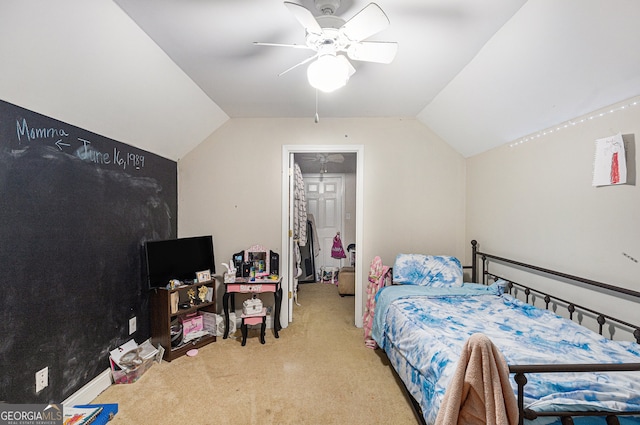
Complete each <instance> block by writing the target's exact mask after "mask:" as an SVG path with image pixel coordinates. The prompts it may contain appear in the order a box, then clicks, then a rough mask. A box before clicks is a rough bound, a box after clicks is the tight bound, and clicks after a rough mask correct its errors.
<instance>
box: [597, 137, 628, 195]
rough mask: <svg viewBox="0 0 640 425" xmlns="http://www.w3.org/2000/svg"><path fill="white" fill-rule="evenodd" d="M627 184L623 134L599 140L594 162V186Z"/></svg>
mask: <svg viewBox="0 0 640 425" xmlns="http://www.w3.org/2000/svg"><path fill="white" fill-rule="evenodd" d="M626 182H627V163H626V160H625V152H624V141H623V140H622V134H621V133H618V134H616V135H615V136H610V137H605V138H602V139H597V140H596V153H595V159H594V162H593V186H609V185H617V184H625V183H626Z"/></svg>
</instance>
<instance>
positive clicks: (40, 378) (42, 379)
mask: <svg viewBox="0 0 640 425" xmlns="http://www.w3.org/2000/svg"><path fill="white" fill-rule="evenodd" d="M48 386H49V368H48V367H45V368H44V369H41V370H39V371H37V372H36V392H37V393H39V392H40V391H42V390H43V389H45V388H46V387H48Z"/></svg>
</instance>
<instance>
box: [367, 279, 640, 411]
mask: <svg viewBox="0 0 640 425" xmlns="http://www.w3.org/2000/svg"><path fill="white" fill-rule="evenodd" d="M496 289H497V288H496V287H495V286H484V285H478V284H468V283H465V284H464V285H463V286H462V287H453V288H430V287H419V286H414V285H398V286H389V287H386V288H382V289H381V290H380V291H379V292H378V294H377V296H376V309H375V316H374V323H373V329H372V337H373V338H374V339H375V341H376V342H377V343H378V345H379V346H380V347H381V348H383V349H384V350H385V351H386V353H387V356H388V357H389V359H390V361H391V362H392V364H393V366H394V368H395V369H396V371H397V372H398V374H399V376H400V377H401V378H402V380H403V381H404V383H405V385H406V386H407V388H408V389H409V391H410V392H411V394H412V395H413V396H414V398H415V399H416V400H418V401H419V402H420V405H421V406H422V409H423V413H424V417H425V420H426V422H427V423H428V424H431V423H434V422H435V418H436V416H437V413H438V408H439V406H440V403H441V400H442V397H443V396H444V393H445V390H446V388H447V384H448V382H449V381H450V379H451V377H452V375H453V374H454V372H455V369H456V363H457V359H458V357H459V355H460V352H461V349H462V346H463V345H464V343H465V341H466V340H467V339H468V338H469V336H471V335H472V334H474V333H477V332H481V333H484V334H485V335H487V336H488V337H489V338H490V339H491V340H492V341H493V343H494V344H495V345H496V346H497V347H498V348H499V349H500V350H501V351H502V353H503V354H504V356H505V358H506V360H507V363H508V364H511V365H517V364H547V363H640V346H639V345H637V344H635V343H630V342H629V343H625V342H616V341H611V340H608V339H606V338H604V337H602V336H600V335H598V334H597V333H596V332H593V331H590V330H588V329H586V328H584V327H582V326H580V325H578V324H576V323H574V322H572V321H570V320H568V319H564V318H561V317H560V316H557V315H555V314H554V313H552V312H550V311H547V310H542V309H538V308H536V307H533V306H531V305H528V304H525V303H523V302H521V301H519V300H517V299H515V298H513V297H511V296H509V295H498V292H497V290H496ZM527 379H528V383H527V385H526V386H525V394H524V396H525V407H528V408H530V409H533V410H539V411H543V410H544V411H553V410H593V409H600V410H602V409H611V410H636V411H638V410H640V372H632V373H629V372H611V373H597V374H594V373H563V374H559V373H558V374H556V373H554V374H529V375H527ZM512 386H513V388H514V391H516V389H517V386H516V384H515V382H512ZM600 420H601V421H602V419H600ZM629 420H630V421H631V422H628V421H629ZM545 421H547V422H546V423H548V422H550V421H551V420H540V419H539V420H537V421H536V423H545ZM622 423H640V420H638V419H627V420H625V421H623V422H622Z"/></svg>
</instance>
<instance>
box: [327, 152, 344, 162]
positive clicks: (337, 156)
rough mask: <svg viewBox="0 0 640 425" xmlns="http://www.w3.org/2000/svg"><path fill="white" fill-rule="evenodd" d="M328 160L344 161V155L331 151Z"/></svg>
mask: <svg viewBox="0 0 640 425" xmlns="http://www.w3.org/2000/svg"><path fill="white" fill-rule="evenodd" d="M327 162H335V163H337V164H340V163H343V162H344V156H343V155H342V154H340V153H330V154H328V155H327Z"/></svg>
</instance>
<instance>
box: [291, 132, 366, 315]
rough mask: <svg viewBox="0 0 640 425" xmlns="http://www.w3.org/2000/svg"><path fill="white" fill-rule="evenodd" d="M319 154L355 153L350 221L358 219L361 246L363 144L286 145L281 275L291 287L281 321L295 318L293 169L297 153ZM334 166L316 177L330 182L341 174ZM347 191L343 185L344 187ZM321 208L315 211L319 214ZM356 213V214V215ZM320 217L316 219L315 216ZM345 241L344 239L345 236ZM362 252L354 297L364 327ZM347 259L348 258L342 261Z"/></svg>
mask: <svg viewBox="0 0 640 425" xmlns="http://www.w3.org/2000/svg"><path fill="white" fill-rule="evenodd" d="M318 153H326V154H337V153H342V154H344V156H347V155H352V156H354V157H355V158H354V163H355V170H353V171H354V172H353V176H354V177H353V180H354V182H353V187H354V191H355V197H354V198H355V199H354V201H353V202H355V207H354V210H355V212H349V214H350V217H349V219H350V220H354V221H355V226H354V227H355V230H354V232H353V233H354V234H353V236H352V238H353V239H354V240H355V244H356V246H361V245H362V222H363V215H364V214H363V206H362V205H363V195H362V188H363V176H364V170H363V162H364V161H363V155H364V147H363V146H362V145H284V146H283V149H282V154H283V155H282V164H283V173H282V176H283V177H282V229H283V232H282V255H281V266H282V267H281V269H282V270H281V274H282V277H283V281H282V285H283V288H288V303H287V304H288V305H286V306H285V305H283V309H282V310H283V312H282V315H281V322H282V323H287V324H288V323H290V322H292V321H293V320H294V315H293V311H294V308H295V307H294V300H293V294H294V289H295V288H294V283H295V281H294V279H293V277H294V276H295V273H296V272H297V271H296V265H295V260H294V259H293V254H294V243H293V238H292V230H291V229H292V225H291V223H290V221H291V217H292V216H293V205H292V204H293V202H292V200H293V168H294V156H295V155H296V154H318ZM331 171H333V170H331V169H327V168H325V169H324V170H323V172H321V173H319V174H321V175H319V176H317V177H318V180H320V179H321V178H322V179H323V180H327V181H330V180H329V179H332V178H333V177H336V176H334V174H335V175H339V174H340V173H332V172H331ZM341 188H342V189H343V190H344V185H342V186H341ZM320 209H321V208H320ZM320 209H318V212H316V214H318V215H319V214H320ZM343 213H344V210H343V211H342V212H340V214H341V216H342V218H344V215H345V214H343ZM354 216H355V217H354ZM316 219H317V218H316ZM333 236H335V233H333V234H332V235H331V241H332V240H333ZM343 241H344V239H343ZM323 250H326V252H328V253H330V252H331V246H329V247H328V248H324V247H323ZM360 255H361V250H359V249H358V250H356V259H355V262H356V270H355V296H354V316H355V318H354V322H355V323H354V324H355V326H357V327H362V311H363V305H362V303H363V294H362V283H361V280H362V279H361V270H360V269H361V267H360V265H361V264H362V262H361V259H360V258H358V257H359V256H360ZM343 261H346V260H343ZM346 264H347V263H343V264H342V265H346Z"/></svg>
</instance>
